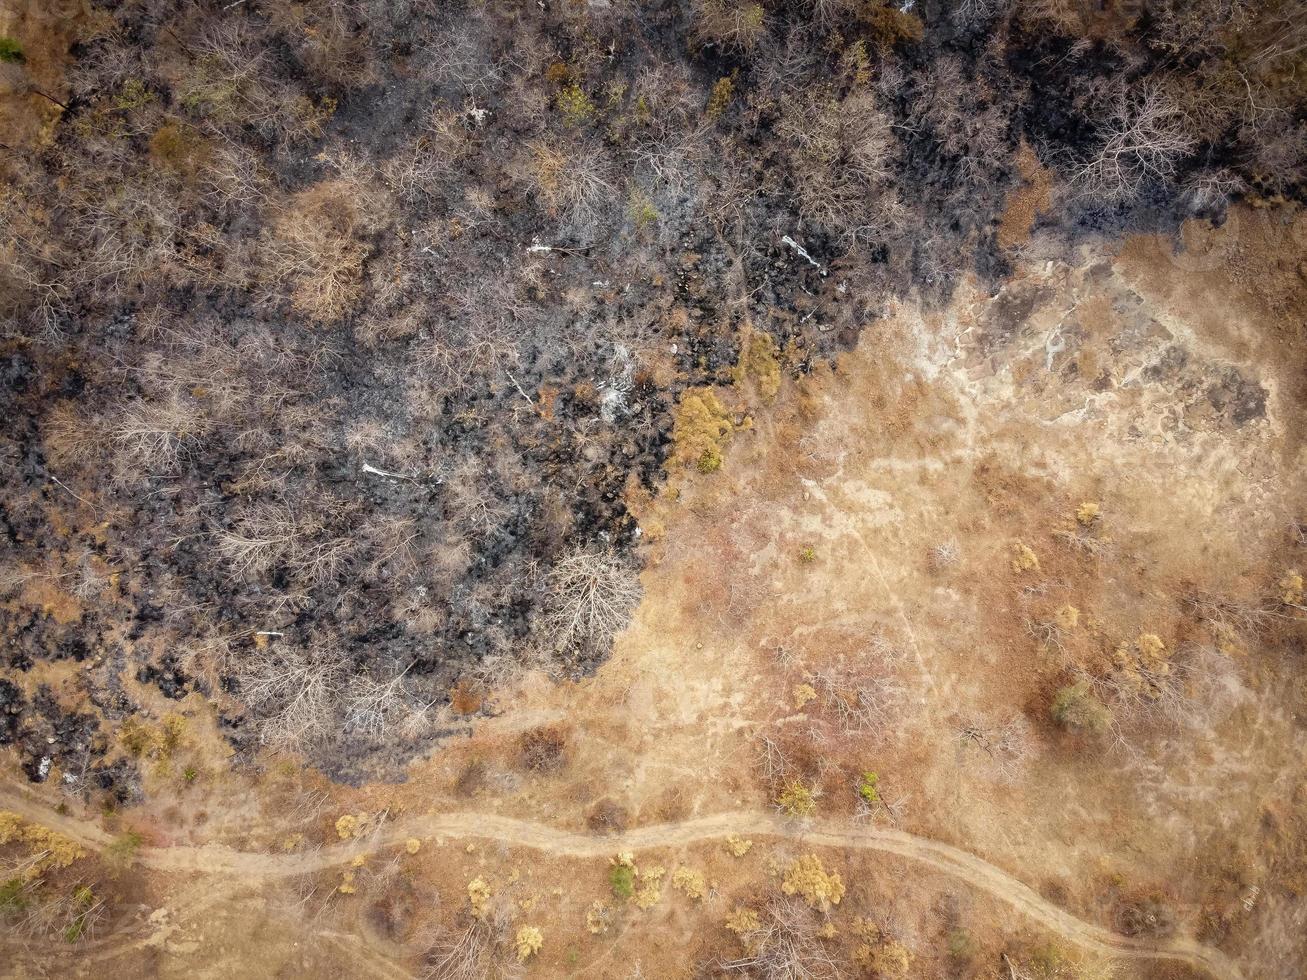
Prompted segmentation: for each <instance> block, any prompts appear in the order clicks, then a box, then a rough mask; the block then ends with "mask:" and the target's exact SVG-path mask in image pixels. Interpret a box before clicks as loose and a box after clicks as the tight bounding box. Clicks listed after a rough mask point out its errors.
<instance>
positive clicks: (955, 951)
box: [948, 929, 976, 963]
mask: <svg viewBox="0 0 1307 980" xmlns="http://www.w3.org/2000/svg"><path fill="white" fill-rule="evenodd" d="M948 955H949V959H951V960H956V961H958V962H959V963H970V962H971V960H972V959H974V958H975V955H976V942H975V940H974V939H972V938H971V933H969V932H967V930H965V929H954V930H952V931H951V932H949V934H948Z"/></svg>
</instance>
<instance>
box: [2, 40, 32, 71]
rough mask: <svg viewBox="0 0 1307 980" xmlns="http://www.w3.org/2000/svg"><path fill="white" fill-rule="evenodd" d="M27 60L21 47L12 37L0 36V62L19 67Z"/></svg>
mask: <svg viewBox="0 0 1307 980" xmlns="http://www.w3.org/2000/svg"><path fill="white" fill-rule="evenodd" d="M26 60H27V56H26V55H24V54H23V46H22V45H21V44H19V43H18V41H17V40H15V39H14V38H12V37H3V36H0V61H3V62H4V63H5V64H9V65H21V64H22V63H23V62H24V61H26Z"/></svg>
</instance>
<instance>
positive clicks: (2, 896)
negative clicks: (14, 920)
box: [0, 878, 27, 915]
mask: <svg viewBox="0 0 1307 980" xmlns="http://www.w3.org/2000/svg"><path fill="white" fill-rule="evenodd" d="M23 885H24V882H23V879H22V878H10V879H9V880H8V881H6V882H3V883H0V915H13V914H17V913H18V912H21V911H23V909H25V908H27V892H26V889H25V888H24V887H23Z"/></svg>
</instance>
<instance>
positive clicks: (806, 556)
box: [799, 545, 817, 565]
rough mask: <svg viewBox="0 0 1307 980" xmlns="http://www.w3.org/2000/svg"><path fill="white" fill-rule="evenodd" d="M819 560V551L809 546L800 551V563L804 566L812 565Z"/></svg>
mask: <svg viewBox="0 0 1307 980" xmlns="http://www.w3.org/2000/svg"><path fill="white" fill-rule="evenodd" d="M816 560H817V549H816V548H814V547H813V546H812V545H808V546H806V547H804V548H800V549H799V561H800V562H802V563H803V564H804V565H811V564H812V563H813V562H815V561H816Z"/></svg>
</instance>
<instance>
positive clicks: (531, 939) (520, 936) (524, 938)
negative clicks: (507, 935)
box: [513, 926, 545, 962]
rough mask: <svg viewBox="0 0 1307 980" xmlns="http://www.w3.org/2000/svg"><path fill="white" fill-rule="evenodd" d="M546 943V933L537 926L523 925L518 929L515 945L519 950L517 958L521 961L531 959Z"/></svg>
mask: <svg viewBox="0 0 1307 980" xmlns="http://www.w3.org/2000/svg"><path fill="white" fill-rule="evenodd" d="M544 943H545V936H544V933H542V932H541V931H540V929H539V928H538V927H536V926H522V928H520V929H518V930H517V939H516V940H515V941H514V943H513V947H514V948H515V949H516V950H517V959H518V961H519V962H524V961H526V960H529V959H530V958H531V957H532V956H535V954H536V953H538V952H540V947H541V946H543V945H544Z"/></svg>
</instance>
